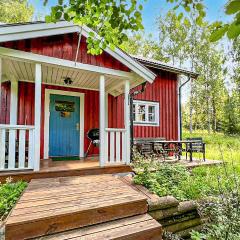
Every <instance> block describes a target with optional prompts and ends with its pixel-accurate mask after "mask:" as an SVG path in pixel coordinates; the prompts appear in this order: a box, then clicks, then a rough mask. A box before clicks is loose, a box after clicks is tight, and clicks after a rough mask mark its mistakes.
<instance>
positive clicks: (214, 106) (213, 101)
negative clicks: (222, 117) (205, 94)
mask: <svg viewBox="0 0 240 240" xmlns="http://www.w3.org/2000/svg"><path fill="white" fill-rule="evenodd" d="M212 107H213V128H212V129H213V132H214V133H215V132H216V131H217V110H216V104H215V99H214V98H213V100H212Z"/></svg>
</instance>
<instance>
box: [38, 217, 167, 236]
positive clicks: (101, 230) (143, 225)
mask: <svg viewBox="0 0 240 240" xmlns="http://www.w3.org/2000/svg"><path fill="white" fill-rule="evenodd" d="M161 235H162V230H161V226H160V224H159V223H157V221H155V220H154V219H153V218H152V217H151V216H150V215H148V214H143V215H138V216H134V217H128V218H124V219H120V220H115V221H111V222H108V223H102V224H98V225H94V226H90V227H84V228H81V229H75V230H71V231H67V232H63V233H58V234H54V235H49V236H45V237H41V238H36V239H35V240H40V239H41V240H68V239H72V240H77V239H84V240H100V239H101V240H113V239H118V240H136V239H137V240H146V239H147V240H161Z"/></svg>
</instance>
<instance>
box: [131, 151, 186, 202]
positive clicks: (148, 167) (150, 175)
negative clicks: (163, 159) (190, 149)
mask: <svg viewBox="0 0 240 240" xmlns="http://www.w3.org/2000/svg"><path fill="white" fill-rule="evenodd" d="M134 166H135V169H136V171H137V175H136V176H135V177H134V182H135V183H136V184H141V185H143V186H145V187H146V188H148V189H149V190H150V191H151V192H153V193H156V194H157V195H159V196H166V195H173V196H174V197H176V198H177V199H179V200H186V199H187V196H186V194H185V191H184V189H183V188H182V187H180V186H181V184H182V183H183V182H185V181H187V179H188V178H189V177H190V173H189V172H188V171H187V169H186V168H185V167H183V166H181V165H178V164H177V165H171V164H168V163H160V162H158V161H156V160H154V158H151V157H150V158H145V159H144V158H142V157H141V156H139V155H137V157H135V161H134Z"/></svg>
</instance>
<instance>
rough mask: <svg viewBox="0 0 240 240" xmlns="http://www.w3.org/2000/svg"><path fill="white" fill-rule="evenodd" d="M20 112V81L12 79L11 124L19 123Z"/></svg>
mask: <svg viewBox="0 0 240 240" xmlns="http://www.w3.org/2000/svg"><path fill="white" fill-rule="evenodd" d="M17 113H18V81H16V80H12V81H11V93H10V124H12V125H16V124H17Z"/></svg>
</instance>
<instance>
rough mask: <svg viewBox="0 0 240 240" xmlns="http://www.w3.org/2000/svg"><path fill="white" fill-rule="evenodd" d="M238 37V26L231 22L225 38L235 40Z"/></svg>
mask: <svg viewBox="0 0 240 240" xmlns="http://www.w3.org/2000/svg"><path fill="white" fill-rule="evenodd" d="M239 35H240V25H239V24H236V22H233V23H232V24H231V25H230V26H229V28H228V32H227V36H228V38H229V39H233V38H237V37H238V36H239Z"/></svg>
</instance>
